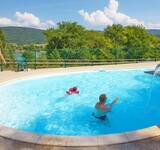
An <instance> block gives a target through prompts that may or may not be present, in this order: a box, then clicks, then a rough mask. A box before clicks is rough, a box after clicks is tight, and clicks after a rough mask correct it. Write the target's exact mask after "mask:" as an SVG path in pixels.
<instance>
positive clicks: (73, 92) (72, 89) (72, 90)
mask: <svg viewBox="0 0 160 150" xmlns="http://www.w3.org/2000/svg"><path fill="white" fill-rule="evenodd" d="M66 93H67V95H71V94H79V90H78V88H77V87H73V88H70V89H69V90H68V91H66Z"/></svg>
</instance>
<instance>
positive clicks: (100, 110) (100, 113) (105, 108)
mask: <svg viewBox="0 0 160 150" xmlns="http://www.w3.org/2000/svg"><path fill="white" fill-rule="evenodd" d="M118 99H119V98H116V99H115V100H114V101H113V102H112V103H111V104H106V100H107V96H106V94H102V95H100V96H99V102H97V103H96V105H95V111H94V113H93V116H94V117H96V118H98V119H101V120H106V118H107V115H106V113H107V112H110V111H111V110H112V106H113V105H114V104H115V103H117V101H118Z"/></svg>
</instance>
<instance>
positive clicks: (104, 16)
mask: <svg viewBox="0 0 160 150" xmlns="http://www.w3.org/2000/svg"><path fill="white" fill-rule="evenodd" d="M118 8H119V3H118V1H117V0H109V4H108V6H106V7H105V8H104V10H103V11H102V10H96V11H94V12H91V13H89V12H87V11H84V10H80V11H79V14H80V15H81V16H82V17H83V18H84V19H85V20H86V21H87V22H89V23H91V24H92V25H112V24H114V23H115V24H122V25H144V22H143V21H140V20H137V19H135V18H132V17H130V16H128V15H126V14H123V13H121V12H119V11H118Z"/></svg>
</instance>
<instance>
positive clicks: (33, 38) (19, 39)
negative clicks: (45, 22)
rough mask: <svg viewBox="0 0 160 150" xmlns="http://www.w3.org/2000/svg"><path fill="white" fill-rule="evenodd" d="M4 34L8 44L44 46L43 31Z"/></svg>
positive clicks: (17, 29)
mask: <svg viewBox="0 0 160 150" xmlns="http://www.w3.org/2000/svg"><path fill="white" fill-rule="evenodd" d="M0 29H2V30H3V31H4V33H5V36H6V40H7V42H8V43H16V44H44V43H45V36H44V34H43V30H40V29H34V28H26V27H0ZM148 31H149V33H151V34H154V35H156V36H158V37H160V30H158V29H151V30H148Z"/></svg>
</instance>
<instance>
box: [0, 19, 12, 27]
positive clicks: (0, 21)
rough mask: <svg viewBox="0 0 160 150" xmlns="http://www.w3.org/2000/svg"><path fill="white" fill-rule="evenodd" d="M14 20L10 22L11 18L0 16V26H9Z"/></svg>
mask: <svg viewBox="0 0 160 150" xmlns="http://www.w3.org/2000/svg"><path fill="white" fill-rule="evenodd" d="M13 24H14V22H12V20H11V19H8V18H4V17H3V18H0V26H10V25H13Z"/></svg>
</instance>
